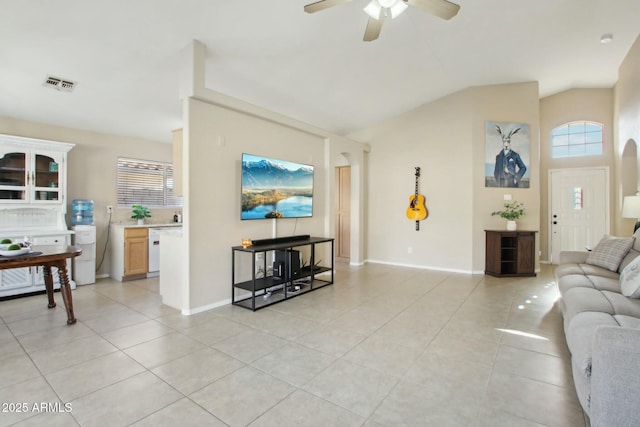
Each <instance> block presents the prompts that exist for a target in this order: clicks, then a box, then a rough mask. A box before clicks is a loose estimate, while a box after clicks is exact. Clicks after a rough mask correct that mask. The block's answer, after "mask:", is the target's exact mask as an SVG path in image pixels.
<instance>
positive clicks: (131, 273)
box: [123, 227, 149, 280]
mask: <svg viewBox="0 0 640 427" xmlns="http://www.w3.org/2000/svg"><path fill="white" fill-rule="evenodd" d="M148 239H149V232H148V230H147V228H146V227H142V228H125V229H124V277H123V280H130V279H137V278H140V277H146V276H147V271H149V240H148Z"/></svg>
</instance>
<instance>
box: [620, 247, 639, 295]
mask: <svg viewBox="0 0 640 427" xmlns="http://www.w3.org/2000/svg"><path fill="white" fill-rule="evenodd" d="M620 291H621V292H622V295H624V296H626V297H630V298H640V256H638V257H636V258H635V259H634V260H633V261H631V262H630V263H629V265H627V266H626V267H625V268H624V270H622V273H621V274H620Z"/></svg>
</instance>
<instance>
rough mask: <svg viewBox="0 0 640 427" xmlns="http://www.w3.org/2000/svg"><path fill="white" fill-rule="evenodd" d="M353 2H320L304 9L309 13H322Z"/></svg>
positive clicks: (330, 0) (345, 0) (343, 0)
mask: <svg viewBox="0 0 640 427" xmlns="http://www.w3.org/2000/svg"><path fill="white" fill-rule="evenodd" d="M350 1H351V0H320V1H317V2H315V3H310V4H308V5H306V6H305V7H304V11H305V12H307V13H315V12H320V11H321V10H325V9H329V8H330V7H333V6H337V5H339V4H342V3H348V2H350Z"/></svg>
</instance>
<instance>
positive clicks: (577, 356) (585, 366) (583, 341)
mask: <svg viewBox="0 0 640 427" xmlns="http://www.w3.org/2000/svg"><path fill="white" fill-rule="evenodd" d="M600 325H609V326H618V321H617V320H616V319H615V318H614V316H611V315H610V314H606V313H598V312H594V311H586V312H583V313H579V314H577V315H576V316H575V317H574V319H573V321H572V322H571V324H570V325H569V327H568V329H567V333H566V338H567V347H568V348H569V351H570V352H571V359H572V360H573V363H574V365H577V366H578V367H579V372H580V374H581V375H582V376H584V377H585V378H589V377H590V376H591V355H592V353H593V334H594V332H595V329H596V327H598V326H600Z"/></svg>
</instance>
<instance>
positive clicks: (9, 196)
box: [0, 135, 73, 205]
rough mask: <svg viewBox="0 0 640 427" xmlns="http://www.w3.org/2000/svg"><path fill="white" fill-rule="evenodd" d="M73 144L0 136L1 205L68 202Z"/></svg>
mask: <svg viewBox="0 0 640 427" xmlns="http://www.w3.org/2000/svg"><path fill="white" fill-rule="evenodd" d="M71 148H73V144H67V143H63V142H53V141H44V140H37V139H32V138H22V137H16V136H11V135H0V204H4V203H7V204H30V205H41V204H57V205H62V204H64V203H65V197H66V188H67V186H66V179H67V168H66V164H67V153H68V152H69V150H71Z"/></svg>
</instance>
